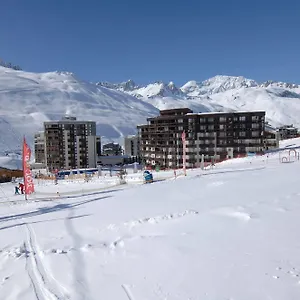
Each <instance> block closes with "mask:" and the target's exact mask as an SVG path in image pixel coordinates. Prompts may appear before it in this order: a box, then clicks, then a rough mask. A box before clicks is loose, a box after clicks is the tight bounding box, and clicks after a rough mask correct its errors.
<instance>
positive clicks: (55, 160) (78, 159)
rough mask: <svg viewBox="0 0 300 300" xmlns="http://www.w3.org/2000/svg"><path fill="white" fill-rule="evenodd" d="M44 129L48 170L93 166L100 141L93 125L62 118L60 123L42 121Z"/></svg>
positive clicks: (67, 117)
mask: <svg viewBox="0 0 300 300" xmlns="http://www.w3.org/2000/svg"><path fill="white" fill-rule="evenodd" d="M44 129H45V145H46V164H47V167H48V169H49V170H50V171H52V170H55V169H57V170H61V169H74V168H95V167H96V165H97V160H96V158H97V152H98V151H99V149H98V151H97V142H98V145H99V142H100V141H99V137H97V136H96V123H95V122H92V121H78V120H76V117H69V116H65V117H64V118H63V119H62V120H61V121H53V122H45V123H44ZM98 147H99V146H98Z"/></svg>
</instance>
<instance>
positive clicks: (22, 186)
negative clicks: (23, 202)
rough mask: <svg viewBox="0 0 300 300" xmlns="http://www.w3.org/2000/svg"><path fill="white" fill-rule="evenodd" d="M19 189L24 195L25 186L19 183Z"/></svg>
mask: <svg viewBox="0 0 300 300" xmlns="http://www.w3.org/2000/svg"><path fill="white" fill-rule="evenodd" d="M19 188H20V190H21V193H22V194H24V184H23V183H21V182H20V183H19Z"/></svg>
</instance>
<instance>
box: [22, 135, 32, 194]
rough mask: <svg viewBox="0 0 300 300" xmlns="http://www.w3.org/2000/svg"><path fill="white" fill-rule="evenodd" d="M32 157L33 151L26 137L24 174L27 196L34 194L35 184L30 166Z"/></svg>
mask: <svg viewBox="0 0 300 300" xmlns="http://www.w3.org/2000/svg"><path fill="white" fill-rule="evenodd" d="M30 156H31V150H30V148H29V146H28V145H27V143H26V140H25V137H24V141H23V174H24V186H25V194H26V195H29V194H32V193H33V192H34V183H33V178H32V174H31V170H30V166H29V160H30Z"/></svg>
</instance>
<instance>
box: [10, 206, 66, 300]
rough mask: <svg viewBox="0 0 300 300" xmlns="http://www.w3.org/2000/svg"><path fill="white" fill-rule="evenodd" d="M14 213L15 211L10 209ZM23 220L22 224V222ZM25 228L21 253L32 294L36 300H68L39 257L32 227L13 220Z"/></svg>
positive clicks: (39, 253)
mask: <svg viewBox="0 0 300 300" xmlns="http://www.w3.org/2000/svg"><path fill="white" fill-rule="evenodd" d="M11 210H12V211H13V212H14V213H15V211H14V210H13V209H12V208H11ZM22 220H24V222H22ZM15 222H16V223H17V224H19V225H20V226H21V225H23V228H25V234H26V240H25V242H24V244H23V248H24V249H23V252H24V253H25V257H26V264H25V269H26V271H27V273H28V276H29V278H30V281H31V284H32V287H33V290H34V294H35V296H36V299H38V300H68V299H70V297H69V295H68V292H67V291H66V289H65V288H64V287H63V286H62V285H60V284H59V282H58V281H57V280H56V279H55V278H54V276H53V275H52V273H51V271H50V270H49V269H48V268H47V267H46V266H45V264H44V262H43V258H42V257H41V253H42V252H41V250H40V247H39V245H38V243H37V239H36V234H35V232H34V229H33V228H32V226H31V225H30V224H28V223H26V222H25V219H23V218H21V219H20V220H17V219H16V220H15Z"/></svg>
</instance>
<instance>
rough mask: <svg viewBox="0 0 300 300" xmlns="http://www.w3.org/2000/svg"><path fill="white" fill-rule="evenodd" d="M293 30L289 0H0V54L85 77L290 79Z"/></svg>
mask: <svg viewBox="0 0 300 300" xmlns="http://www.w3.org/2000/svg"><path fill="white" fill-rule="evenodd" d="M299 32H300V1H299V0H280V1H278V0H273V1H270V0H260V1H257V0H252V1H248V0H247V1H245V0H233V1H230V0H227V1H225V0H224V1H223V0H214V1H213V0H207V1H203V0H185V1H178V0H173V1H169V0H159V1H158V0H151V1H146V0H139V1H138V0H124V1H123V0H115V1H113V0H110V1H105V0H3V1H1V17H0V57H1V58H2V59H3V60H5V61H12V62H13V63H15V64H19V65H20V66H21V67H22V68H23V69H24V70H27V71H33V72H46V71H55V70H63V71H71V72H74V73H75V74H77V76H78V77H80V78H82V79H85V80H88V81H94V82H96V81H104V80H107V81H111V82H119V81H124V80H127V79H129V78H131V79H133V80H135V81H136V82H137V83H140V84H142V83H148V82H151V81H154V80H163V81H171V80H172V81H174V82H175V83H176V84H178V85H181V84H183V83H185V82H186V81H188V80H192V79H193V80H203V79H207V78H209V77H212V76H214V75H218V74H224V75H243V76H245V77H248V78H252V79H255V80H258V81H263V80H268V79H273V80H281V81H289V82H297V83H300V34H299Z"/></svg>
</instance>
